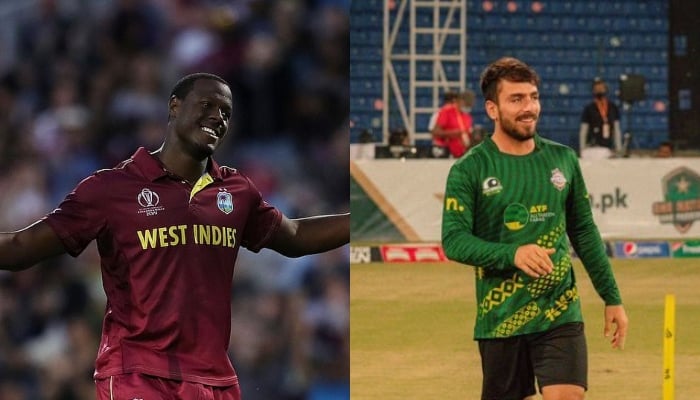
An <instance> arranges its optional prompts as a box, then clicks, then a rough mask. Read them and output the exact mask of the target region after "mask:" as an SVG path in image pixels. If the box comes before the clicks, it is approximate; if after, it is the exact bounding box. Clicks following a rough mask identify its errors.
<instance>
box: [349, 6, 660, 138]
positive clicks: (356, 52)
mask: <svg viewBox="0 0 700 400" xmlns="http://www.w3.org/2000/svg"><path fill="white" fill-rule="evenodd" d="M397 3H398V2H397ZM507 3H508V2H492V4H493V5H494V8H493V9H492V10H490V11H485V10H484V8H483V3H482V1H476V0H468V1H467V27H468V32H467V33H468V38H467V87H469V88H472V89H477V90H476V91H477V93H478V92H479V91H478V87H479V84H478V81H479V75H480V73H481V70H482V69H483V68H484V67H485V66H486V65H487V64H488V63H489V62H491V61H493V60H494V59H496V58H498V57H500V56H504V55H511V56H515V57H518V58H521V59H522V60H524V61H525V62H527V63H529V64H531V65H532V66H533V67H535V68H536V69H537V71H538V72H539V73H540V75H541V78H542V85H541V87H540V90H541V92H542V93H541V95H542V102H543V110H542V113H543V114H542V119H541V121H540V125H539V127H540V132H541V133H542V134H543V135H545V136H548V137H551V138H553V139H555V140H558V141H561V142H563V143H566V144H571V145H574V146H576V145H577V135H578V125H579V120H580V114H581V111H582V109H583V107H584V105H585V104H586V103H587V102H588V101H590V99H591V96H590V82H591V80H592V79H593V78H594V77H596V76H599V77H602V78H603V79H605V80H607V81H608V83H609V85H610V88H611V92H613V95H614V94H615V93H617V91H619V77H620V75H621V74H641V75H643V76H644V77H645V80H646V98H645V99H644V100H643V101H638V102H636V103H634V104H633V105H632V106H631V107H629V109H628V110H627V111H626V112H625V113H624V114H625V115H624V116H623V120H622V125H623V129H624V130H625V131H630V132H632V134H633V135H634V137H635V141H634V142H633V145H637V146H640V147H648V148H653V147H655V146H656V145H658V143H659V142H661V141H664V140H667V139H668V111H667V109H668V82H667V73H668V67H667V62H668V51H669V49H668V29H669V27H668V18H667V15H668V2H667V1H662V0H651V1H643V2H642V1H637V0H617V1H608V0H591V1H586V2H581V1H560V0H550V1H540V3H541V4H542V5H543V8H542V10H541V11H540V12H534V11H533V10H532V9H531V5H532V2H529V1H528V2H525V1H516V2H515V3H516V4H517V5H518V8H517V10H516V11H514V12H511V11H509V10H508V8H507ZM383 4H384V1H381V0H367V1H357V2H352V4H351V20H350V23H351V47H352V50H351V69H350V79H351V82H352V83H351V88H350V94H351V96H352V97H357V96H361V97H365V98H366V99H365V101H364V102H360V101H359V100H357V99H354V100H353V101H352V102H351V104H352V106H351V110H350V118H351V119H352V120H353V128H352V129H351V141H356V139H357V135H359V132H360V131H361V130H362V129H364V128H367V127H369V126H367V125H366V124H367V123H373V124H374V126H371V128H372V129H373V130H375V132H377V131H381V116H382V113H381V110H377V109H374V107H372V105H373V103H374V99H381V97H382V93H381V90H382V84H381V81H382V67H381V63H382V60H381V59H382V54H383V50H382V32H383V28H382V23H383V14H382V12H383V9H382V7H383ZM392 20H393V17H392ZM416 21H417V24H418V25H420V26H429V25H431V24H432V23H433V14H432V11H428V10H426V11H424V12H422V13H419V15H417V19H416ZM408 42H409V35H408V28H407V27H402V29H401V30H400V34H399V36H398V38H397V41H396V47H395V49H394V51H395V52H396V53H402V52H403V53H407V52H408V44H409V43H408ZM417 45H418V46H419V49H420V51H421V52H430V51H432V49H433V47H432V46H433V41H432V37H431V36H430V35H419V36H418V39H417ZM456 46H458V43H456V41H448V42H447V43H446V44H445V49H444V52H445V53H457V52H458V48H457V47H456ZM395 67H396V69H397V76H398V77H399V80H404V81H407V80H408V73H409V71H408V64H407V63H403V65H401V64H396V65H395ZM446 69H451V70H449V71H447V73H448V74H456V73H458V71H455V70H454V69H455V67H454V66H450V67H447V66H446ZM431 71H432V69H431V67H430V64H429V63H425V64H423V65H421V66H420V67H419V68H418V73H419V76H420V77H421V78H426V77H430V74H431ZM402 86H403V87H405V83H402ZM426 101H429V99H428V100H426V99H417V102H418V103H419V104H421V105H423V104H426ZM480 102H481V99H480V96H478V97H477V103H480ZM659 102H661V103H662V104H664V105H665V107H661V108H657V103H659ZM619 103H620V102H619V101H618V104H619ZM473 116H474V121H475V123H477V124H482V125H484V126H491V125H490V122H489V121H488V120H487V119H486V116H485V115H484V114H483V107H482V106H481V105H480V104H477V105H476V106H475V107H474V109H473ZM391 118H392V121H391V122H390V123H391V124H397V123H400V118H399V117H398V115H396V113H395V112H394V113H392V117H391ZM377 123H379V126H377Z"/></svg>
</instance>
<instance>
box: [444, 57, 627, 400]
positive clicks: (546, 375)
mask: <svg viewBox="0 0 700 400" xmlns="http://www.w3.org/2000/svg"><path fill="white" fill-rule="evenodd" d="M538 84H539V77H538V76H537V73H536V72H535V71H534V70H533V69H532V68H530V67H529V66H528V65H526V64H525V63H523V62H522V61H520V60H517V59H514V58H502V59H499V60H497V61H495V62H494V63H492V64H491V65H489V66H488V67H487V68H486V70H485V71H484V72H483V74H482V76H481V90H482V92H483V95H484V99H485V100H486V102H485V109H486V112H487V114H488V116H489V117H490V118H491V119H492V120H493V121H494V133H493V134H492V135H491V136H489V137H486V138H485V139H484V141H483V142H482V143H481V144H480V145H478V146H475V147H474V148H473V149H471V150H470V151H469V152H468V153H467V154H466V155H465V156H464V157H462V158H460V159H459V160H458V161H457V162H456V163H455V164H454V165H453V166H452V168H451V169H450V173H449V175H448V178H447V185H446V192H445V204H444V210H443V219H442V244H443V247H444V250H445V254H446V255H447V257H448V258H450V259H451V260H454V261H458V262H460V263H464V264H469V265H473V266H475V267H476V296H477V317H476V325H475V328H474V337H475V339H476V340H477V341H478V342H479V351H480V354H481V360H482V370H483V376H484V381H483V388H482V397H481V398H482V400H487V399H488V400H492V399H493V400H496V399H498V400H511V399H512V400H516V399H517V400H521V399H527V398H530V397H528V396H533V395H535V393H536V390H535V380H536V381H537V384H538V386H539V388H540V392H541V393H542V396H543V397H544V400H561V399H567V400H572V399H583V398H584V392H585V390H586V388H587V368H588V367H587V351H586V341H585V337H584V332H583V319H582V315H581V303H580V300H579V293H578V290H577V288H576V284H575V283H576V280H575V277H574V272H573V270H572V268H571V256H570V252H569V244H568V242H567V236H568V239H569V240H570V241H571V244H572V245H573V247H574V250H575V251H576V253H577V254H578V255H579V257H580V258H581V260H582V262H583V264H584V266H585V268H586V270H587V271H588V274H589V276H590V278H591V281H592V282H593V285H594V287H595V289H596V291H597V292H598V294H599V295H600V297H601V298H602V299H603V300H604V301H605V332H604V334H605V336H606V337H610V338H611V343H612V347H613V348H622V347H623V346H624V341H625V334H626V332H627V315H626V313H625V310H624V308H623V306H622V300H621V298H620V292H619V290H618V287H617V284H616V282H615V278H614V276H613V273H612V269H611V266H610V262H609V260H608V258H607V256H606V254H605V247H604V244H603V241H602V239H601V237H600V233H599V232H598V228H597V227H596V225H595V223H594V221H593V216H592V213H591V207H590V203H589V200H588V192H587V190H586V186H585V183H584V181H583V176H582V174H581V169H580V166H579V164H578V159H577V156H576V153H575V152H574V151H573V150H572V149H570V148H568V147H566V146H563V145H560V144H558V143H555V142H552V141H550V140H547V139H544V138H542V137H540V136H538V135H537V132H536V125H537V119H538V117H539V113H540V102H539V93H538V89H537V87H538Z"/></svg>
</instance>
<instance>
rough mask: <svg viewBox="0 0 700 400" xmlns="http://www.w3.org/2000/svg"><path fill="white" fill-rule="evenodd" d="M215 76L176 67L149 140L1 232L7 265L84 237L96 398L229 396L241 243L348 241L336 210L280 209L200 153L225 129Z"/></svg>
mask: <svg viewBox="0 0 700 400" xmlns="http://www.w3.org/2000/svg"><path fill="white" fill-rule="evenodd" d="M232 103H233V99H232V95H231V89H230V87H229V85H228V84H227V83H226V81H225V80H223V79H222V78H220V77H218V76H216V75H212V74H205V73H197V74H192V75H188V76H186V77H184V78H182V79H181V80H180V81H179V82H178V83H177V84H176V85H175V86H174V88H173V91H172V94H171V96H170V100H169V103H168V110H169V116H168V125H167V131H166V136H165V140H164V142H163V144H162V146H161V147H160V149H158V150H156V151H154V152H152V153H151V152H148V151H146V150H145V149H144V148H139V149H138V150H137V151H136V152H135V153H134V155H133V156H132V157H131V158H129V159H127V160H125V161H123V162H122V163H120V164H119V165H118V166H116V167H115V168H112V169H107V170H101V171H97V172H95V173H94V174H93V175H91V176H89V177H87V178H86V179H84V180H83V181H82V182H81V183H80V184H78V186H77V187H76V188H75V189H74V191H73V192H71V193H70V194H68V196H67V197H66V198H65V200H64V201H63V202H62V203H61V204H60V205H59V207H58V208H56V209H55V210H54V211H53V212H51V213H49V214H48V215H47V216H45V217H44V218H43V219H41V220H39V221H37V222H35V223H34V224H32V225H30V226H28V227H26V228H24V229H22V230H19V231H16V232H8V233H0V268H1V269H5V270H11V271H19V270H23V269H25V268H28V267H30V266H32V265H34V264H36V263H38V262H40V261H42V260H44V259H46V258H49V257H53V256H56V255H59V254H62V253H68V254H70V255H72V256H77V255H79V254H80V253H81V252H82V251H83V250H84V249H85V247H86V246H87V245H88V244H89V243H90V242H92V241H93V240H96V241H97V247H98V250H99V253H100V257H101V265H102V279H103V286H104V289H105V293H106V295H107V305H106V310H105V315H104V319H103V325H102V338H101V343H100V346H99V349H98V353H97V359H96V362H95V373H94V378H95V382H96V390H97V398H98V399H100V400H107V399H110V400H111V399H117V398H119V399H141V398H143V399H155V398H159V399H160V398H167V399H194V398H198V399H206V400H237V399H240V396H241V395H240V389H239V385H238V378H237V376H236V373H235V371H234V369H233V366H232V365H231V363H230V361H229V359H228V357H227V348H228V344H229V334H230V330H231V320H230V317H231V310H230V304H231V303H230V295H231V286H232V279H233V272H234V266H235V263H236V257H237V254H238V250H239V249H240V247H241V246H243V247H245V248H247V249H249V250H251V251H253V252H258V251H259V250H261V249H262V248H269V249H272V250H275V251H277V252H279V253H281V254H283V255H286V256H289V257H299V256H303V255H306V254H313V253H319V252H324V251H328V250H331V249H333V248H337V247H339V246H342V245H344V244H346V243H348V242H349V239H350V216H349V214H348V213H345V214H336V215H323V216H314V217H308V218H298V219H290V218H287V217H286V216H285V215H283V214H282V212H281V211H279V210H278V209H277V208H275V207H273V206H272V205H270V204H268V203H267V202H266V201H265V200H264V199H263V198H262V195H261V194H260V192H259V191H258V189H256V187H255V185H254V184H253V182H251V180H250V179H249V178H248V177H246V176H245V175H243V174H242V173H240V171H238V170H236V169H234V168H229V167H224V166H219V165H218V164H217V163H216V161H214V160H213V158H212V155H213V154H214V151H215V150H216V149H217V147H218V146H219V144H220V143H221V141H222V140H223V139H224V137H225V136H226V133H227V132H228V124H229V120H230V118H231V112H232V108H233V104H232Z"/></svg>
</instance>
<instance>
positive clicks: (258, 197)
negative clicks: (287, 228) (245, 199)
mask: <svg viewBox="0 0 700 400" xmlns="http://www.w3.org/2000/svg"><path fill="white" fill-rule="evenodd" d="M246 179H247V178H246ZM248 184H249V185H250V189H249V190H250V194H251V196H252V197H253V199H252V200H251V207H250V213H249V215H248V220H247V221H246V225H245V230H244V231H243V238H242V240H241V245H242V246H243V247H245V248H246V249H248V250H250V251H252V252H255V253H257V252H259V251H260V249H262V248H263V247H265V246H266V245H267V244H268V243H269V242H270V240H271V239H272V237H273V236H274V234H275V232H277V230H278V229H279V226H280V222H281V221H282V212H281V211H280V210H278V209H277V208H275V207H273V206H272V205H270V204H269V203H268V202H266V201H265V200H264V199H263V197H262V194H261V193H260V191H259V190H258V189H257V188H256V187H255V185H254V184H253V182H251V181H250V179H248Z"/></svg>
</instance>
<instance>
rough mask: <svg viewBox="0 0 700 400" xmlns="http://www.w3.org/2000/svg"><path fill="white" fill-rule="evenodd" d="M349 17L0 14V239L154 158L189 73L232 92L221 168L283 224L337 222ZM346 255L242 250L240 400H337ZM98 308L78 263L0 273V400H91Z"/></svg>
mask: <svg viewBox="0 0 700 400" xmlns="http://www.w3.org/2000/svg"><path fill="white" fill-rule="evenodd" d="M349 2H350V0H279V1H274V0H236V1H233V0H229V1H223V0H218V1H217V0H3V1H1V2H0V193H1V195H0V231H9V230H15V229H20V228H22V227H24V226H26V225H28V224H29V223H31V222H33V221H35V220H36V219H38V218H41V217H42V216H43V215H45V214H46V213H47V212H50V211H51V210H52V209H53V208H54V207H56V206H57V205H58V203H59V202H60V201H61V200H62V199H63V198H64V196H65V195H66V194H67V193H69V192H70V191H71V190H72V189H73V187H75V185H76V184H77V183H78V182H79V181H80V180H81V179H82V178H84V177H86V176H88V175H89V174H91V173H92V172H93V171H94V170H97V169H101V168H109V167H112V166H114V165H115V164H116V163H117V162H119V161H120V160H122V159H124V158H127V157H129V156H130V155H131V154H133V152H134V151H135V150H136V148H137V147H138V146H144V147H146V148H147V149H151V150H155V149H156V148H157V147H158V146H159V145H160V143H161V141H162V138H163V135H164V132H165V125H166V121H167V98H168V94H169V92H170V89H171V87H172V85H173V84H174V82H176V81H177V79H179V78H180V77H181V76H183V75H184V74H187V73H191V72H196V71H205V72H212V73H215V74H218V75H220V76H222V77H224V78H225V79H227V81H228V82H230V84H231V86H232V88H233V91H234V116H233V121H232V123H231V131H230V132H229V137H228V138H227V141H226V142H225V143H224V145H222V148H220V150H219V152H218V154H217V155H216V157H215V158H216V159H217V160H218V161H219V162H220V163H221V164H226V165H230V166H233V167H236V168H238V169H240V170H242V171H243V172H244V173H246V174H247V175H249V176H250V177H251V178H252V179H253V180H254V181H255V182H256V184H257V185H258V187H259V189H260V190H261V191H262V192H263V195H264V196H265V197H266V199H267V200H268V201H269V202H271V203H272V204H274V205H275V206H277V207H279V208H280V209H282V210H283V211H284V212H285V213H286V214H287V215H288V216H290V217H300V216H306V215H312V214H318V213H329V212H341V211H347V210H348V209H349V205H348V199H349V193H348V181H349V172H348V167H347V166H348V147H347V145H348V141H349V123H348V104H349V103H348V62H349V61H348V55H349V49H348V46H349V36H348V35H349V34H348V32H349V20H348V10H349ZM347 252H348V250H347V246H346V247H345V248H341V249H338V250H337V251H333V252H329V253H326V254H322V255H317V256H312V257H304V258H300V259H286V258H282V257H281V256H278V255H277V254H276V253H273V252H271V251H266V250H264V251H262V252H261V253H260V254H252V253H250V252H247V251H245V250H242V251H241V254H240V256H239V263H238V266H237V269H236V273H235V278H234V288H233V291H232V305H233V315H232V327H233V329H232V333H231V347H230V351H229V354H230V356H231V359H232V361H233V363H234V366H235V367H236V369H237V372H238V374H239V377H240V381H241V384H242V391H243V396H244V399H246V400H256V399H266V400H275V399H349V311H348V296H349V265H348V253H347ZM104 302H105V298H104V292H103V290H102V284H101V277H100V266H99V257H98V255H97V252H96V249H95V247H94V246H93V247H90V248H88V250H86V251H85V252H84V253H83V254H82V255H81V256H80V257H78V258H76V259H73V258H71V257H68V256H64V257H59V258H56V259H53V260H51V261H48V262H45V263H43V264H41V265H40V266H37V267H34V268H31V269H29V270H26V271H23V272H20V273H6V272H0V399H3V400H38V399H48V400H71V399H93V398H94V397H95V394H94V386H93V381H92V373H93V362H94V358H95V354H96V351H97V346H98V342H99V334H100V329H101V319H102V314H103V311H104ZM203 340H206V338H203Z"/></svg>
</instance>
